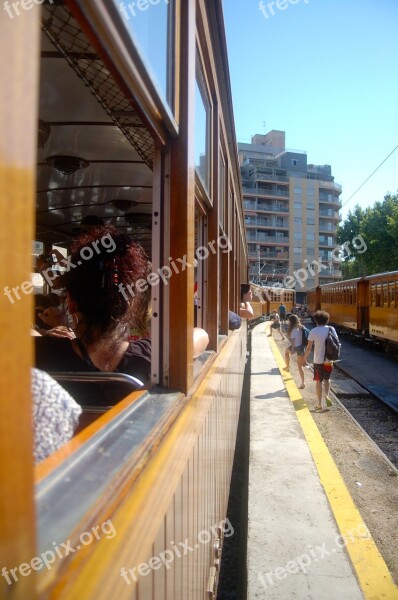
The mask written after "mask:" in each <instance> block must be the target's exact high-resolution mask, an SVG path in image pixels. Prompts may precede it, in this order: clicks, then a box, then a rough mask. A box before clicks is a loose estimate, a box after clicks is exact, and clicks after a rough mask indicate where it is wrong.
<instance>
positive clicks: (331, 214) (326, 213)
mask: <svg viewBox="0 0 398 600" xmlns="http://www.w3.org/2000/svg"><path fill="white" fill-rule="evenodd" d="M319 216H320V217H328V218H329V219H339V220H340V215H339V213H338V212H335V211H333V210H330V209H325V208H320V209H319Z"/></svg>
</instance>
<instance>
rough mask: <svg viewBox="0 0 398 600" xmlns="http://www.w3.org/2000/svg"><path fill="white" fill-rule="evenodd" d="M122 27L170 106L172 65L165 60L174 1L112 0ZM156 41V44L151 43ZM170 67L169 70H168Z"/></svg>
mask: <svg viewBox="0 0 398 600" xmlns="http://www.w3.org/2000/svg"><path fill="white" fill-rule="evenodd" d="M113 2H114V4H115V5H116V7H117V9H118V11H119V13H120V16H121V17H122V19H123V22H124V25H125V27H126V29H127V31H128V32H129V34H130V36H131V38H132V40H133V42H134V44H135V46H136V47H137V50H138V52H139V53H140V56H141V58H142V60H143V62H144V63H145V65H146V67H147V70H148V72H149V74H150V75H151V77H152V80H153V81H154V83H155V85H156V88H157V90H158V92H159V94H160V96H161V97H162V99H163V100H165V101H166V102H167V103H168V104H169V106H171V107H172V106H173V98H172V93H171V77H170V76H169V71H170V70H171V64H172V61H171V60H170V56H169V48H170V47H171V46H172V44H170V43H169V42H170V41H171V40H170V37H171V31H172V28H171V27H170V22H171V15H172V14H173V9H174V2H175V0H169V1H167V2H166V0H160V1H159V2H158V3H157V4H155V3H151V2H144V1H141V2H119V0H113ZM154 40H156V43H154ZM169 67H170V68H169Z"/></svg>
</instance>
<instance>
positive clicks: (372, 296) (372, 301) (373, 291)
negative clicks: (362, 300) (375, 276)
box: [370, 283, 376, 306]
mask: <svg viewBox="0 0 398 600" xmlns="http://www.w3.org/2000/svg"><path fill="white" fill-rule="evenodd" d="M370 305H371V306H376V286H375V284H374V283H372V284H371V286H370Z"/></svg>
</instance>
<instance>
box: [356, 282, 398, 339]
mask: <svg viewBox="0 0 398 600" xmlns="http://www.w3.org/2000/svg"><path fill="white" fill-rule="evenodd" d="M364 281H365V285H366V286H367V290H368V295H369V309H368V310H369V319H368V329H369V334H370V335H371V336H373V337H375V338H378V339H380V340H385V341H387V342H390V343H392V344H398V271H394V272H392V273H381V274H379V275H370V276H368V277H365V279H364Z"/></svg>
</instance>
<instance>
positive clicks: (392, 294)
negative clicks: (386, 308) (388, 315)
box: [388, 281, 396, 308]
mask: <svg viewBox="0 0 398 600" xmlns="http://www.w3.org/2000/svg"><path fill="white" fill-rule="evenodd" d="M395 283H396V282H395V281H390V282H389V284H388V290H389V294H388V295H389V304H390V307H391V308H396V305H395V300H396V296H395Z"/></svg>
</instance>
